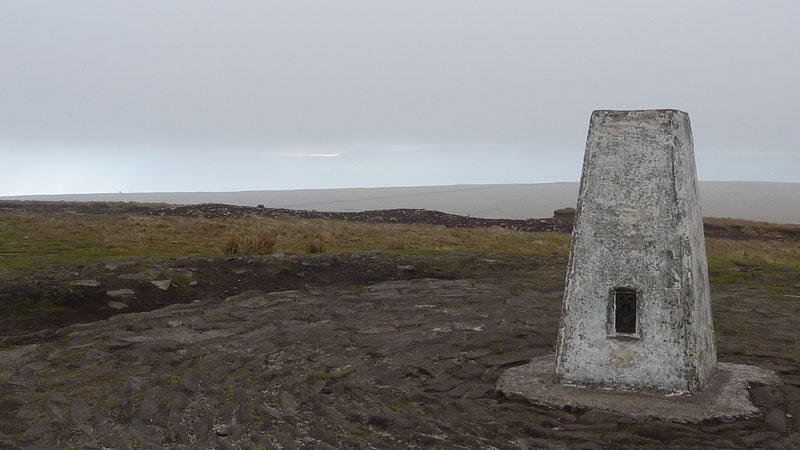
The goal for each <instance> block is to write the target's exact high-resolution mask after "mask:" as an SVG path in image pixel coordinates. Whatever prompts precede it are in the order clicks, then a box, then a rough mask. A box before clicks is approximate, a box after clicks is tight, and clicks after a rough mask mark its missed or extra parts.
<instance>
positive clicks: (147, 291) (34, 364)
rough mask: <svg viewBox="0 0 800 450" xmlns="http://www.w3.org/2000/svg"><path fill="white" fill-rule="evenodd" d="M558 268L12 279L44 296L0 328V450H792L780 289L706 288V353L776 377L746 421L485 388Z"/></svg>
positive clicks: (796, 386)
mask: <svg viewBox="0 0 800 450" xmlns="http://www.w3.org/2000/svg"><path fill="white" fill-rule="evenodd" d="M565 269H566V255H548V256H539V257H533V256H508V255H458V254H452V255H445V256H442V255H430V254H418V255H411V254H409V255H396V254H388V253H370V254H365V255H325V256H315V257H312V256H298V255H273V256H269V257H264V258H256V259H248V258H229V259H174V260H166V261H155V262H149V263H127V264H126V263H120V264H113V263H112V264H109V265H104V266H86V267H75V268H70V269H65V270H63V271H62V272H61V273H58V274H52V273H51V274H31V276H30V277H28V278H27V279H19V280H17V281H15V282H13V283H10V284H7V285H4V286H3V287H2V289H0V294H2V295H4V296H5V297H4V301H11V300H13V299H14V298H18V296H19V295H20V293H24V295H26V296H29V297H31V298H38V299H41V302H40V304H41V305H44V306H43V307H42V308H40V310H39V311H32V312H31V314H32V316H30V317H28V319H30V320H22V321H15V322H13V323H12V322H11V321H8V320H6V318H3V319H2V320H4V321H5V322H0V326H2V328H0V329H2V330H3V333H0V334H3V335H4V336H5V337H3V338H0V347H2V350H0V389H2V391H0V448H2V449H6V448H9V449H16V448H42V449H44V448H59V449H60V448H90V449H91V448H95V449H100V448H114V449H127V448H185V449H189V448H223V449H228V448H230V449H234V448H267V449H271V448H283V449H293V448H320V449H326V448H328V449H331V448H335V449H345V448H365V449H366V448H377V449H393V448H441V449H451V448H462V449H473V448H485V449H534V448H569V449H573V448H576V449H601V448H623V449H624V448H732V449H750V448H775V449H782V448H784V449H792V448H800V438H799V437H798V436H799V435H798V433H797V432H796V430H800V342H798V339H797V337H798V331H797V329H796V328H795V317H797V316H798V313H800V295H798V294H800V289H795V290H796V291H798V292H795V291H789V292H785V291H776V290H770V289H768V288H767V287H759V286H758V285H757V284H749V285H747V286H744V285H739V284H724V285H712V292H713V311H714V320H715V328H716V331H715V333H716V338H717V344H718V353H719V360H720V361H725V362H733V363H749V364H756V365H759V366H761V367H766V368H770V369H773V370H776V371H777V372H778V373H779V375H780V376H781V378H782V380H783V381H784V385H783V386H780V387H768V386H765V387H759V386H754V387H753V389H752V390H751V398H752V399H753V401H754V402H755V403H756V404H757V405H758V406H759V407H760V408H761V411H762V416H761V417H755V418H751V419H748V420H741V421H738V422H733V423H717V422H707V423H701V424H673V423H667V422H658V421H641V420H636V419H630V418H623V417H617V416H614V415H610V414H606V413H603V412H599V411H593V410H546V409H543V408H539V407H535V406H532V405H529V404H525V403H521V402H518V401H512V400H508V399H504V398H502V396H500V395H498V394H497V393H496V392H495V390H494V385H495V383H496V381H497V379H498V377H499V375H500V374H501V373H502V371H503V370H505V369H506V368H509V367H513V366H516V365H520V364H524V363H526V362H528V361H529V360H530V359H531V358H533V357H537V356H540V355H545V354H548V353H550V352H552V351H553V347H554V344H555V340H556V334H557V326H558V318H559V314H560V308H561V295H562V292H563V279H564V273H565ZM742 270H746V268H743V269H742ZM167 280H168V281H169V282H166V281H167ZM153 281H156V282H157V283H153ZM156 284H160V286H161V287H159V286H157V285H156ZM797 287H798V288H800V286H797ZM164 288H165V289H164ZM125 289H128V290H130V292H133V294H130V293H129V292H128V291H124V290H125ZM109 292H111V293H112V295H114V297H113V298H112V297H110V296H109ZM126 292H128V293H127V295H126ZM112 302H113V303H112ZM123 305H124V306H123ZM60 307H61V309H59V308H60ZM115 308H121V309H115ZM37 314H38V315H40V316H41V317H39V316H37ZM45 318H49V320H50V321H51V322H49V323H43V322H42V321H41V320H43V319H45ZM34 323H36V324H37V325H35V326H34V325H32V324H34ZM42 327H44V329H43V330H42V329H41V328H42Z"/></svg>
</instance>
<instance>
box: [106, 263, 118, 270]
mask: <svg viewBox="0 0 800 450" xmlns="http://www.w3.org/2000/svg"><path fill="white" fill-rule="evenodd" d="M117 269H119V264H118V263H108V264H106V270H110V271H112V272H113V271H115V270H117Z"/></svg>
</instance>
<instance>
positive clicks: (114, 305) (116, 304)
mask: <svg viewBox="0 0 800 450" xmlns="http://www.w3.org/2000/svg"><path fill="white" fill-rule="evenodd" d="M108 307H109V308H111V309H115V310H117V311H119V310H121V309H125V308H127V307H128V305H127V304H125V303H122V302H115V301H110V302H108Z"/></svg>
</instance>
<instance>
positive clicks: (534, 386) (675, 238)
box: [497, 109, 780, 422]
mask: <svg viewBox="0 0 800 450" xmlns="http://www.w3.org/2000/svg"><path fill="white" fill-rule="evenodd" d="M752 382H757V383H762V384H780V379H779V378H778V377H777V376H776V375H775V374H774V373H773V372H771V371H768V370H765V369H760V368H758V367H753V366H745V365H737V364H727V363H717V355H716V349H715V346H714V335H713V327H712V321H711V302H710V293H709V287H708V270H707V267H706V251H705V240H704V237H703V221H702V216H701V215H700V206H699V205H698V202H697V174H696V170H695V162H694V148H693V143H692V130H691V125H690V123H689V115H688V114H686V113H685V112H682V111H677V110H674V109H657V110H644V111H595V112H594V113H592V118H591V121H590V124H589V137H588V138H587V140H586V154H585V156H584V160H583V174H582V176H581V187H580V193H579V197H578V208H577V213H576V216H575V226H574V229H573V232H572V248H571V251H570V259H569V267H568V270H567V282H566V290H565V292H564V307H563V310H562V317H561V326H560V327H559V330H558V341H557V345H556V354H555V355H547V356H544V357H539V358H535V359H533V360H532V361H531V363H530V364H526V365H524V366H518V367H514V368H511V369H508V370H507V371H506V372H505V373H503V375H502V376H501V377H500V380H499V381H498V385H497V390H498V391H500V392H502V393H503V394H504V395H506V396H509V397H521V398H524V399H526V400H528V401H530V402H532V403H534V404H538V405H542V406H548V407H555V408H566V407H572V408H576V407H577V408H591V409H597V410H602V411H611V412H615V413H618V414H622V415H627V416H629V417H633V418H637V419H667V420H674V421H678V422H700V421H703V420H708V419H719V420H733V419H737V418H743V417H752V416H755V415H757V414H758V413H759V410H758V409H757V408H756V407H755V406H753V405H752V404H751V403H750V401H749V398H748V393H747V387H748V383H752Z"/></svg>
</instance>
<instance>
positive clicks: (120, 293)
mask: <svg viewBox="0 0 800 450" xmlns="http://www.w3.org/2000/svg"><path fill="white" fill-rule="evenodd" d="M106 295H108V296H109V297H111V298H120V297H133V296H134V295H136V292H133V289H116V290H113V291H108V292H106Z"/></svg>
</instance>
